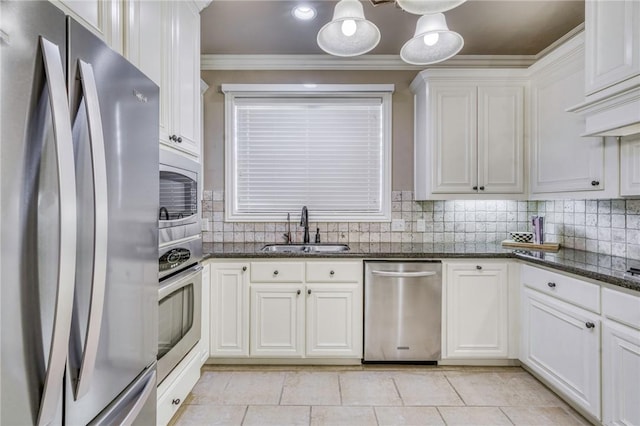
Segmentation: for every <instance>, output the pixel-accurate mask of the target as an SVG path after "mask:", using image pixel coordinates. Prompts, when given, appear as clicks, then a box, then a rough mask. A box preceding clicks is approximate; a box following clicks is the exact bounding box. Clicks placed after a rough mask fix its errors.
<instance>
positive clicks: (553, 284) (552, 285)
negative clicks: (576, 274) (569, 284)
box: [547, 283, 556, 288]
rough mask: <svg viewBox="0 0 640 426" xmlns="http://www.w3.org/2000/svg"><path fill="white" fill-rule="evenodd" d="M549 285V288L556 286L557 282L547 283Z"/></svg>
mask: <svg viewBox="0 0 640 426" xmlns="http://www.w3.org/2000/svg"><path fill="white" fill-rule="evenodd" d="M547 285H548V286H549V288H555V286H556V283H547Z"/></svg>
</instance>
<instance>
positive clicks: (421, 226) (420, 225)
mask: <svg viewBox="0 0 640 426" xmlns="http://www.w3.org/2000/svg"><path fill="white" fill-rule="evenodd" d="M426 228H427V224H426V222H425V220H424V219H418V220H417V222H416V231H417V232H424V231H425V229H426Z"/></svg>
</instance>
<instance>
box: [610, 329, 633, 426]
mask: <svg viewBox="0 0 640 426" xmlns="http://www.w3.org/2000/svg"><path fill="white" fill-rule="evenodd" d="M602 421H603V423H604V424H605V425H640V330H637V329H634V328H631V327H627V326H625V325H622V324H618V323H616V322H614V321H608V320H605V321H604V325H603V328H602Z"/></svg>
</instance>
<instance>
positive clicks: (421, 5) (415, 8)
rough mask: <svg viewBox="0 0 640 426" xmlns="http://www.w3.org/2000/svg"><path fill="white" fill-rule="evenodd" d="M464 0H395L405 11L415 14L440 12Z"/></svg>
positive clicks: (458, 4)
mask: <svg viewBox="0 0 640 426" xmlns="http://www.w3.org/2000/svg"><path fill="white" fill-rule="evenodd" d="M465 1H466V0H396V3H397V5H398V6H400V8H401V9H402V10H404V11H405V12H409V13H413V14H416V15H427V14H430V13H442V12H446V11H447V10H451V9H453V8H454V7H458V6H460V5H461V4H462V3H464V2H465Z"/></svg>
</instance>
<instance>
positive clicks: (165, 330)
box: [158, 265, 202, 383]
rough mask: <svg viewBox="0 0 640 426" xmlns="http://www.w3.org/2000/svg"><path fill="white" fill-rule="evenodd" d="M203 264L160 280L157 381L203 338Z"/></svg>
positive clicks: (165, 375)
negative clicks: (201, 333)
mask: <svg viewBox="0 0 640 426" xmlns="http://www.w3.org/2000/svg"><path fill="white" fill-rule="evenodd" d="M201 300H202V266H200V265H195V266H193V267H191V268H188V269H187V270H185V271H182V272H180V273H178V274H176V275H174V276H171V277H170V278H168V279H166V280H163V281H162V282H161V283H160V290H159V292H158V318H159V321H158V323H159V326H158V383H160V382H161V381H162V380H163V379H164V378H165V377H167V375H168V374H169V373H170V372H171V370H173V368H174V367H175V366H176V365H178V363H179V362H180V361H181V360H182V358H184V356H185V355H187V354H188V353H189V351H190V350H191V349H192V348H193V347H194V346H195V345H196V344H197V343H198V341H199V340H200V329H201V323H200V322H201V319H200V318H201Z"/></svg>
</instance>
